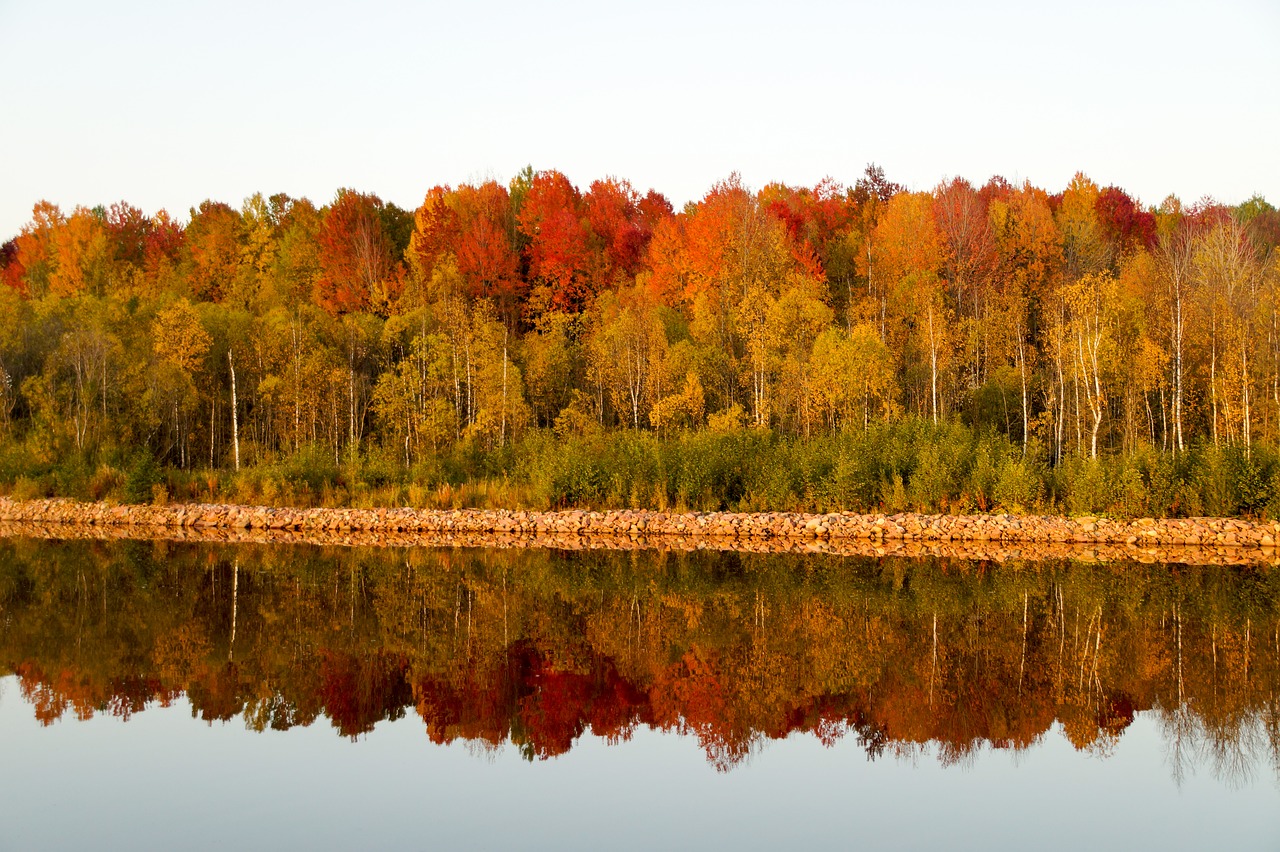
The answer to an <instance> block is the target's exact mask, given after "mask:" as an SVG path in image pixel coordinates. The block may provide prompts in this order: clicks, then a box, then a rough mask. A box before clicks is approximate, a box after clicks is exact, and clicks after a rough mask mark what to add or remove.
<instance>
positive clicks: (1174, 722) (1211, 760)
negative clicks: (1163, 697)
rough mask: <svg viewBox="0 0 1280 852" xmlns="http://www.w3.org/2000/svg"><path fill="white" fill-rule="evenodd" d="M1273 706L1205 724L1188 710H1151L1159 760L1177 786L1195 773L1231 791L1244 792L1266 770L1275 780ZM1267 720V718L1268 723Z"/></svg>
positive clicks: (1278, 768)
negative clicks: (1161, 753) (1161, 746)
mask: <svg viewBox="0 0 1280 852" xmlns="http://www.w3.org/2000/svg"><path fill="white" fill-rule="evenodd" d="M1274 707H1275V705H1274V702H1272V703H1270V704H1269V706H1265V707H1262V708H1259V709H1257V710H1254V711H1243V712H1240V713H1237V714H1233V716H1232V717H1231V718H1229V719H1224V720H1219V723H1218V724H1216V725H1212V726H1210V725H1207V724H1206V722H1205V720H1204V719H1202V718H1200V717H1198V716H1196V715H1195V713H1193V712H1192V711H1191V709H1190V708H1189V707H1187V706H1186V705H1183V706H1181V707H1175V708H1172V709H1167V708H1164V707H1157V708H1156V709H1155V712H1156V718H1157V719H1158V720H1159V723H1160V730H1161V733H1162V734H1163V736H1164V741H1165V760H1166V763H1167V764H1168V766H1169V773H1170V775H1171V776H1172V777H1173V779H1174V781H1175V782H1176V783H1177V784H1178V786H1182V784H1183V782H1185V781H1186V780H1187V778H1188V777H1190V776H1191V775H1194V774H1195V773H1196V771H1197V770H1198V769H1207V770H1208V771H1209V772H1210V774H1211V775H1212V776H1213V777H1214V778H1217V779H1219V780H1221V781H1223V782H1224V783H1226V784H1227V785H1228V786H1230V787H1232V788H1240V787H1246V786H1248V785H1249V784H1252V783H1253V782H1254V781H1255V780H1257V779H1258V777H1259V775H1261V774H1262V772H1263V770H1262V767H1264V766H1267V767H1269V768H1270V770H1271V771H1273V772H1274V773H1275V774H1276V776H1277V777H1280V761H1277V759H1276V755H1277V743H1278V742H1280V740H1278V739H1277V734H1278V733H1280V731H1278V730H1277V728H1276V726H1275V723H1274V716H1275V709H1274ZM1269 717H1270V718H1269Z"/></svg>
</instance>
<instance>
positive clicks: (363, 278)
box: [315, 189, 396, 314]
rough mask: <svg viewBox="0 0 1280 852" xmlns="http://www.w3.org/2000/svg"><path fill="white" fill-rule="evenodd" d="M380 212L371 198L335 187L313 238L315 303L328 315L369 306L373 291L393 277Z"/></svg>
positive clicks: (373, 198)
mask: <svg viewBox="0 0 1280 852" xmlns="http://www.w3.org/2000/svg"><path fill="white" fill-rule="evenodd" d="M381 209H382V199H380V198H378V196H376V195H368V194H364V193H359V192H356V191H355V190H351V189H340V190H338V195H337V197H336V198H335V199H334V200H333V204H331V205H329V208H328V210H327V212H326V213H325V216H324V221H323V222H322V223H321V225H320V233H319V235H318V236H317V248H318V250H319V252H318V253H319V258H320V278H319V280H318V281H317V282H316V292H315V301H316V304H318V305H319V306H320V307H322V308H324V309H325V310H326V311H328V312H329V313H331V314H345V313H350V312H352V311H360V310H364V309H366V308H368V307H369V306H370V301H369V299H370V296H371V295H372V293H373V291H374V288H375V287H376V286H377V285H379V284H383V285H390V284H391V283H392V282H394V280H395V278H396V274H395V273H396V270H395V261H394V258H393V257H392V250H391V243H390V240H388V238H387V235H386V232H385V231H384V229H383V224H382V217H381V216H380V215H379V214H380V211H381Z"/></svg>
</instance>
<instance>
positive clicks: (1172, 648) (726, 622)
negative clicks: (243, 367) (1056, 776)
mask: <svg viewBox="0 0 1280 852" xmlns="http://www.w3.org/2000/svg"><path fill="white" fill-rule="evenodd" d="M1277 601H1280V576H1277V572H1266V571H1256V570H1250V569H1220V568H1214V569H1203V570H1199V569H1186V568H1165V567H1161V566H1141V565H1127V566H1116V567H1090V566H1085V565H1078V564H1069V563H1047V564H1023V565H1007V566H1004V567H1001V568H999V569H995V568H992V567H991V566H988V565H984V564H981V563H952V562H946V561H938V560H928V561H918V562H908V561H905V560H901V559H886V560H883V561H881V562H877V561H873V560H859V559H840V558H836V557H809V558H801V557H789V556H779V555H773V556H761V555H746V554H705V553H704V554H664V553H661V552H647V553H642V552H629V553H616V552H581V553H573V554H570V553H561V552H554V551H464V550H451V551H430V550H412V551H404V550H385V551H377V550H340V549H319V548H302V547H298V548H287V547H266V546H243V547H238V548H234V549H228V548H223V549H219V548H215V547H212V546H195V545H173V544H165V543H154V544H150V543H137V542H134V543H129V544H124V545H112V544H105V543H87V542H78V543H35V542H25V541H6V542H3V543H0V607H2V609H0V617H2V618H3V619H4V622H5V626H6V629H5V630H4V631H3V633H0V664H3V665H7V666H8V667H9V668H10V669H11V670H12V671H14V672H15V673H17V674H18V675H19V676H20V682H21V689H22V692H23V695H24V696H25V697H26V699H27V700H28V701H29V702H30V703H31V704H32V705H33V707H34V708H35V712H36V715H37V716H38V718H40V719H41V720H44V721H52V720H53V719H56V718H59V717H61V716H63V715H65V714H68V713H70V714H73V715H76V716H79V717H82V718H83V717H88V716H91V715H93V714H96V713H112V714H115V715H120V716H125V717H127V716H128V715H129V714H131V713H133V712H137V711H138V710H140V709H142V708H144V707H146V706H147V705H148V704H149V703H153V702H160V703H165V702H168V701H171V700H173V699H174V698H175V697H177V696H178V695H179V694H182V693H185V694H186V695H187V697H188V699H189V700H190V702H191V704H192V707H193V712H194V713H195V714H196V715H198V716H199V717H200V718H203V719H207V720H210V721H212V720H214V719H230V718H234V717H237V716H238V717H241V718H243V719H244V720H245V723H246V724H247V725H248V726H249V727H250V728H253V729H255V730H265V729H267V728H275V729H284V728H289V727H292V726H295V725H308V724H311V723H312V722H313V721H315V720H316V719H318V718H320V717H321V716H324V717H326V718H327V719H328V720H329V722H330V724H332V725H333V726H334V727H335V728H336V729H337V730H338V731H339V732H340V733H341V734H343V735H345V736H351V737H357V736H359V735H360V734H362V733H366V732H367V731H369V730H372V728H373V726H374V725H375V724H376V723H377V722H379V721H382V720H387V719H396V718H400V717H402V716H404V715H406V714H407V713H408V712H409V711H410V710H412V712H414V713H415V715H417V716H418V717H419V719H421V721H422V723H423V724H424V725H425V728H426V732H427V734H428V736H429V737H430V738H431V739H432V740H434V741H437V742H452V741H456V740H462V741H464V742H467V743H470V744H472V747H473V748H474V749H477V750H479V751H480V752H481V753H489V752H490V750H492V749H496V748H498V747H500V746H501V745H503V744H505V743H511V744H513V745H515V746H516V747H518V748H519V749H520V750H521V752H522V753H523V754H525V755H526V756H527V757H529V758H530V759H533V758H547V757H552V756H555V755H558V754H562V753H564V752H565V751H567V750H568V749H569V748H571V747H572V745H573V743H574V742H575V741H576V740H577V739H578V738H579V737H581V736H582V735H583V734H584V733H587V732H590V733H592V734H594V735H597V736H600V737H603V738H606V739H607V740H609V741H620V740H625V739H627V738H629V737H630V735H631V732H632V731H634V730H635V729H636V728H637V727H639V726H650V727H654V728H659V729H663V730H672V731H680V732H684V733H687V734H689V735H692V736H694V737H696V738H697V739H698V741H699V742H700V743H701V745H702V747H703V748H704V749H705V750H706V752H707V756H708V760H709V761H711V762H712V763H713V764H714V765H715V766H716V767H717V768H720V769H728V768H731V767H733V766H737V765H741V764H742V763H743V762H744V761H747V760H749V758H750V756H751V755H752V754H754V753H755V752H757V751H758V750H759V749H760V748H762V747H763V746H764V745H765V744H766V743H767V742H768V741H769V740H771V739H776V738H781V737H785V736H788V735H789V734H791V733H794V732H808V733H812V734H813V735H815V736H817V737H818V738H819V739H820V740H821V741H822V742H824V743H827V744H831V743H834V742H835V741H837V740H839V739H841V738H844V737H847V736H849V735H853V736H854V737H855V738H856V740H857V742H858V743H859V745H860V746H861V747H862V748H863V749H864V750H865V751H866V753H867V754H868V756H869V757H871V758H878V757H881V756H885V755H888V756H892V757H895V758H896V759H901V760H910V761H914V760H918V759H920V758H921V757H922V756H925V755H928V756H929V757H930V759H937V760H940V761H941V762H942V763H944V764H946V765H955V766H966V765H971V763H972V761H973V760H974V759H975V756H976V755H977V754H978V753H979V752H981V751H983V750H988V749H1007V750H1013V751H1014V752H1015V753H1016V752H1017V751H1019V750H1021V749H1025V748H1028V747H1030V746H1031V745H1033V744H1034V743H1036V742H1037V741H1038V740H1039V739H1041V738H1042V737H1044V736H1045V735H1046V733H1047V732H1049V731H1051V730H1052V729H1053V728H1054V727H1055V724H1056V725H1058V726H1060V729H1061V731H1062V733H1063V735H1064V736H1066V737H1067V738H1068V739H1069V740H1070V741H1071V742H1072V743H1073V744H1074V745H1075V746H1076V747H1077V748H1079V749H1082V750H1088V751H1090V752H1092V753H1095V754H1098V755H1103V756H1105V755H1107V754H1109V753H1110V752H1111V751H1112V750H1113V749H1114V748H1115V746H1116V743H1117V742H1118V741H1119V738H1120V737H1121V736H1122V735H1123V732H1124V730H1125V729H1126V728H1127V727H1128V726H1129V724H1131V722H1132V721H1133V719H1134V718H1135V715H1136V714H1137V713H1138V712H1141V711H1144V710H1154V711H1155V712H1156V713H1157V715H1158V718H1159V720H1160V725H1161V728H1162V731H1163V733H1164V737H1165V741H1166V744H1167V748H1168V750H1169V765H1170V771H1171V773H1172V774H1173V775H1174V777H1175V778H1177V779H1181V778H1184V777H1185V776H1186V774H1187V773H1189V772H1191V771H1192V770H1193V768H1207V770H1208V771H1211V772H1213V773H1214V774H1215V775H1218V776H1220V777H1222V778H1224V779H1226V780H1227V781H1229V782H1231V783H1247V782H1248V781H1249V780H1250V779H1251V778H1253V777H1255V776H1256V775H1257V774H1258V773H1259V772H1260V771H1261V769H1260V767H1262V766H1264V765H1268V766H1269V767H1270V769H1271V770H1272V771H1275V772H1276V773H1277V774H1280V756H1278V755H1280V751H1278V747H1277V743H1280V736H1278V733H1280V723H1278V722H1277V709H1276V707H1277V695H1278V694H1280V687H1278V684H1280V676H1278V671H1280V618H1278V612H1280V606H1278V603H1277Z"/></svg>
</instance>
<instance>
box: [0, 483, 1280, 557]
mask: <svg viewBox="0 0 1280 852" xmlns="http://www.w3.org/2000/svg"><path fill="white" fill-rule="evenodd" d="M0 536H28V537H36V538H93V539H114V538H129V539H140V538H153V539H155V538H158V539H163V540H169V541H209V542H227V543H232V542H253V543H272V542H276V543H298V544H316V545H339V546H369V547H378V546H381V547H397V546H428V547H442V546H443V547H499V548H504V547H548V548H559V549H606V548H607V549H622V550H634V549H664V550H676V551H687V550H702V549H715V550H728V551H742V552H770V553H775V552H776V553H786V552H795V553H829V554H833V555H851V556H852V555H863V556H886V555H902V556H924V555H937V556H952V557H955V558H969V559H986V560H993V561H998V562H1004V561H1008V560H1011V559H1053V558H1071V559H1083V560H1086V561H1099V562H1110V561H1117V560H1128V561H1139V562H1171V563H1178V564H1202V565H1209V564H1222V565H1277V564H1280V556H1278V555H1277V553H1276V540H1277V539H1280V524H1278V523H1261V522H1254V521H1246V520H1242V519H1238V518H1141V519H1137V520H1132V521H1119V520H1113V519H1108V518H1095V517H1077V518H1066V517H1058V516H1036V515H920V514H914V513H901V514H892V515H884V514H867V515H863V514H855V513H829V514H823V515H810V514H802V513H789V512H786V513H784V512H764V513H738V512H679V513H678V512H654V511H644V510H610V511H599V512H597V511H587V510H563V511H552V512H536V511H513V510H504V509H454V510H435V509H427V510H418V509H295V508H289V507H280V508H273V507H265V506H235V505H226V504H174V505H165V506H153V505H114V506H113V505H108V504H105V503H81V502H77V501H72V500H66V499H50V500H29V501H15V500H11V499H9V498H0Z"/></svg>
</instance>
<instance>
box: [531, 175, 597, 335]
mask: <svg viewBox="0 0 1280 852" xmlns="http://www.w3.org/2000/svg"><path fill="white" fill-rule="evenodd" d="M519 227H520V233H522V234H524V236H525V237H526V238H527V239H528V241H529V244H528V248H527V250H526V251H527V255H528V260H529V275H530V276H531V277H532V278H534V279H537V280H538V281H539V282H541V284H542V285H543V286H545V287H546V288H547V290H546V306H547V307H548V308H549V309H551V310H558V311H565V312H576V311H580V310H582V309H583V308H584V307H585V306H586V305H587V304H588V303H589V302H590V301H591V298H592V297H593V296H594V295H595V291H596V288H595V286H594V285H595V282H594V281H593V280H592V276H591V274H590V273H591V267H592V249H591V227H590V224H589V222H588V220H587V218H586V216H585V211H584V210H583V204H582V197H581V195H580V194H579V193H578V190H577V188H576V187H574V186H573V184H571V183H570V182H569V179H568V178H566V177H565V176H564V175H562V174H561V173H560V172H555V171H550V172H538V174H537V175H535V176H534V179H533V183H532V185H531V186H530V187H529V191H528V193H527V194H526V195H525V198H524V204H523V206H522V207H521V208H520V214H519Z"/></svg>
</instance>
